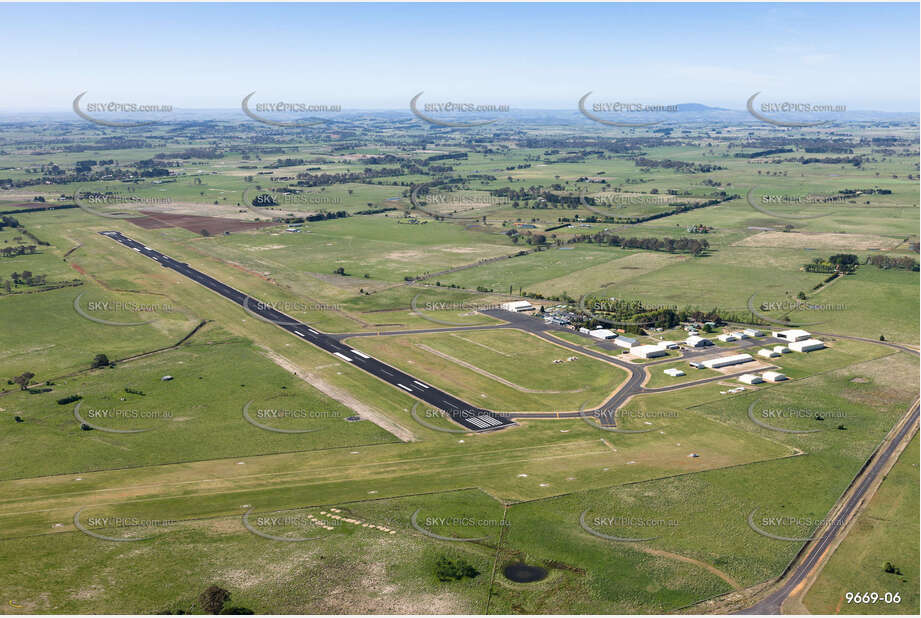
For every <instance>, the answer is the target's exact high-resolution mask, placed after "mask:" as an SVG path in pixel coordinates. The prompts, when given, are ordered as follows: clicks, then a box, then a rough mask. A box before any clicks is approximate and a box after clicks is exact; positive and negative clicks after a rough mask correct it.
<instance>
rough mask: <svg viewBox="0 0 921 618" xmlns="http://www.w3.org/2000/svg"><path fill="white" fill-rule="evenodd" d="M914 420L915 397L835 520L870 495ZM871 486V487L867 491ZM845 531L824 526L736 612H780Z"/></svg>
mask: <svg viewBox="0 0 921 618" xmlns="http://www.w3.org/2000/svg"><path fill="white" fill-rule="evenodd" d="M917 423H918V401H915V403H914V404H912V406H911V408H909V412H908V418H907V419H905V418H904V417H903V420H902V421H901V425H900V426H899V429H898V431H897V432H896V434H895V436H893V437H892V439H891V440H889V442H888V443H886V445H885V446H884V447H883V448H882V449H881V450H879V451H877V452H876V453H875V454H874V455H873V457H871V460H870V461H871V463H870V464H869V465H868V466H866V467H865V468H864V469H863V471H862V472H861V473H860V475H859V476H858V478H857V479H856V480H855V481H854V484H853V485H852V487H853V491H850V492H849V493H848V494H846V495H845V498H844V502H843V504H841V505H840V508H838V505H836V506H835V507H834V508H833V509H832V511H833V512H836V513H837V514H836V515H835V519H836V520H838V521H845V522H848V521H850V519H851V518H852V517H853V516H854V514H855V513H856V511H857V510H858V509H859V507H860V506H861V504H863V502H864V501H865V500H868V499H869V498H871V497H872V496H873V493H875V490H873V487H874V483H875V481H876V480H877V479H878V478H879V476H880V475H881V474H883V472H884V471H885V470H886V468H887V463H888V462H889V460H890V459H891V458H892V455H893V453H894V452H895V451H897V450H898V448H899V446H900V445H901V444H902V442H903V441H905V440H907V439H909V438H910V437H911V436H912V435H914V432H915V431H916V430H917ZM871 490H873V491H871ZM846 534H847V526H846V525H842V526H828V527H827V529H826V530H825V531H824V532H823V533H822V534H821V535H820V536H819V537H818V538H816V539H814V540H812V541H810V542H809V543H808V544H807V545H806V547H805V548H804V549H803V551H802V552H800V556H801V557H800V559H799V560H798V561H797V562H796V564H795V565H794V566H793V567H792V568H791V569H790V570H789V571H788V572H787V575H786V578H785V579H783V583H782V584H781V585H780V587H779V588H777V589H775V590H773V591H772V592H770V593H769V594H768V595H767V596H766V597H764V598H763V599H761V600H760V601H758V602H757V603H755V604H754V605H752V606H751V607H749V608H748V609H745V610H742V611H740V612H736V613H737V614H749V615H751V614H758V615H764V614H780V613H781V610H782V608H783V604H784V602H785V601H786V600H787V599H788V598H789V597H790V596H791V595H792V594H794V593H796V592H798V591H799V590H800V588H801V587H802V586H803V585H804V584H805V583H806V582H807V581H808V580H809V579H810V577H811V576H812V574H813V571H815V570H816V569H821V567H822V559H823V558H825V557H826V555H830V552H828V549H829V548H830V547H833V545H834V543H835V541H836V540H837V539H838V537H839V535H840V536H842V537H843V536H844V535H846Z"/></svg>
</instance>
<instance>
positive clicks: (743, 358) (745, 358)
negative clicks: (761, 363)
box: [701, 354, 755, 369]
mask: <svg viewBox="0 0 921 618" xmlns="http://www.w3.org/2000/svg"><path fill="white" fill-rule="evenodd" d="M753 360H755V359H754V358H752V355H751V354H733V355H732V356H719V357H717V358H711V359H708V360H705V361H701V365H703V366H704V367H706V368H708V369H717V368H719V367H728V366H729V365H739V364H741V363H747V362H749V361H753Z"/></svg>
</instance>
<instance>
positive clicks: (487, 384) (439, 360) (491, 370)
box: [349, 329, 626, 412]
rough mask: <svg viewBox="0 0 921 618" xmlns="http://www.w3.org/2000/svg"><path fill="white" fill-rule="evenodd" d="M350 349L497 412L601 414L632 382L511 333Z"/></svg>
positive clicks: (394, 339)
mask: <svg viewBox="0 0 921 618" xmlns="http://www.w3.org/2000/svg"><path fill="white" fill-rule="evenodd" d="M349 345H354V346H355V347H356V348H358V349H360V350H362V351H364V352H367V353H369V354H372V355H374V356H375V357H377V358H380V359H382V360H385V361H386V362H389V363H393V364H394V365H395V366H397V367H399V368H401V369H403V370H405V371H411V372H413V374H414V375H419V376H421V377H422V378H424V379H425V380H426V381H427V382H430V383H431V384H433V385H435V386H438V387H439V388H452V389H453V390H454V392H456V393H458V395H459V396H461V397H462V398H464V399H465V400H466V401H468V402H469V403H471V404H473V405H479V406H484V407H486V408H488V409H492V410H497V411H519V412H520V411H563V410H577V409H578V408H579V406H580V405H583V404H584V405H586V406H587V407H595V406H597V405H600V404H601V403H602V401H603V400H604V399H605V398H606V397H607V396H608V395H609V394H610V393H611V391H612V390H613V389H614V387H616V386H617V385H618V384H620V382H621V381H622V380H623V379H625V378H626V372H625V371H623V370H622V369H619V368H618V367H615V366H613V365H609V364H607V363H603V362H601V361H598V360H595V359H592V358H589V357H586V356H583V355H581V354H575V355H574V354H573V353H572V352H571V351H569V350H567V349H565V348H562V347H558V346H554V345H552V344H550V343H547V342H545V341H543V340H541V339H538V338H537V337H534V336H532V335H529V334H527V333H524V332H522V331H517V330H511V329H503V330H497V331H469V332H465V333H447V334H427V335H412V336H402V335H401V336H385V337H361V338H355V339H350V340H349ZM571 357H572V358H573V359H574V360H567V359H569V358H571ZM554 361H560V362H556V363H555V362H554Z"/></svg>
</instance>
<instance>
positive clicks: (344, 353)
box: [100, 231, 516, 432]
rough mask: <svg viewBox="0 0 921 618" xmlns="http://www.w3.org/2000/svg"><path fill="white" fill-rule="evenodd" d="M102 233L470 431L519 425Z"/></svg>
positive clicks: (142, 247)
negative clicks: (429, 407)
mask: <svg viewBox="0 0 921 618" xmlns="http://www.w3.org/2000/svg"><path fill="white" fill-rule="evenodd" d="M100 234H102V235H103V236H105V237H107V238H111V239H112V240H114V241H115V242H117V243H120V244H122V245H124V246H125V247H128V248H129V249H133V250H134V251H137V252H138V253H140V254H141V255H143V256H144V257H147V258H150V259H151V260H154V261H156V262H158V263H159V264H160V265H161V266H163V267H165V268H169V269H171V270H174V271H176V272H177V273H179V274H180V275H183V276H184V277H188V278H189V279H191V280H192V281H195V282H196V283H198V284H200V285H203V286H204V287H206V288H208V289H209V290H211V291H213V292H216V293H217V294H220V295H221V296H223V297H224V298H226V299H227V300H230V301H232V302H234V303H236V304H238V305H240V306H241V307H243V308H244V309H245V310H246V311H247V312H249V313H250V314H252V315H255V316H257V317H260V318H262V319H263V320H265V321H267V322H271V323H273V324H275V325H276V326H278V327H279V328H283V329H284V330H286V331H288V332H289V333H291V334H292V335H294V336H295V337H298V338H299V339H301V340H303V341H306V342H308V343H310V344H312V345H314V346H316V347H318V348H320V349H322V350H325V351H326V352H329V353H330V354H332V355H333V356H335V357H336V358H338V359H339V360H341V361H343V362H346V363H350V364H352V365H354V366H355V367H358V368H359V369H361V370H363V371H366V372H367V373H370V374H371V375H373V376H374V377H376V378H378V379H380V380H383V381H384V382H387V383H388V384H391V385H393V386H394V388H399V389H401V390H403V391H405V392H406V393H408V394H410V395H412V396H413V397H415V398H416V399H419V400H421V401H424V402H425V403H427V404H429V405H430V406H432V407H433V408H435V409H437V410H442V411H444V412H445V413H446V414H448V415H449V416H450V417H451V419H452V420H453V421H454V422H456V423H458V424H459V425H461V426H462V427H464V428H466V429H469V430H470V431H474V432H484V431H495V430H497V429H503V428H505V427H508V426H510V425H515V424H516V423H515V422H514V421H512V420H511V419H509V418H505V417H504V416H503V415H499V414H496V413H494V412H491V411H489V410H484V409H483V408H479V407H476V406H472V405H470V404H469V403H466V402H464V401H462V400H460V399H458V398H457V397H454V396H453V395H450V394H448V393H446V392H444V391H442V390H439V389H438V388H435V387H434V386H431V385H429V384H426V383H425V382H423V381H421V380H417V379H416V378H414V377H413V376H411V375H409V374H407V373H404V372H403V371H400V370H399V369H397V368H396V367H392V366H390V365H387V364H386V363H382V362H381V361H379V360H377V359H376V358H373V357H371V356H369V355H367V354H364V353H362V352H359V351H358V350H355V349H353V348H350V347H348V346H347V345H344V344H343V343H341V342H340V341H339V340H338V339H337V338H335V337H331V336H329V335H327V334H325V333H321V332H319V331H317V330H316V329H314V328H311V327H310V326H308V325H307V324H304V323H303V322H300V321H298V320H295V319H294V318H292V317H290V316H288V315H285V314H284V313H282V312H280V311H278V310H276V309H274V308H273V307H271V306H270V305H269V304H267V303H263V302H261V301H259V300H258V299H256V298H253V297H251V296H248V295H247V294H244V293H243V292H240V291H239V290H236V289H234V288H232V287H230V286H229V285H226V284H224V283H221V282H220V281H218V280H217V279H215V278H214V277H211V276H209V275H206V274H205V273H203V272H201V271H199V270H196V269H194V268H192V267H191V266H189V265H188V264H186V263H185V262H179V261H177V260H174V259H173V258H171V257H169V256H167V255H164V254H163V253H160V252H159V251H156V250H155V249H151V248H150V247H148V246H146V245H144V244H142V243H140V242H138V241H136V240H133V239H131V238H129V237H127V236H125V235H124V234H122V233H120V232H116V231H105V232H100Z"/></svg>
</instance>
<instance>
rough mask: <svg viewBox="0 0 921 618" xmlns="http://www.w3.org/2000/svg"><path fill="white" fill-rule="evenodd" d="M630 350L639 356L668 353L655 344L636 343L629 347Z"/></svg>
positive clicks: (645, 356)
mask: <svg viewBox="0 0 921 618" xmlns="http://www.w3.org/2000/svg"><path fill="white" fill-rule="evenodd" d="M630 352H632V353H633V354H636V355H637V356H639V357H640V358H655V357H657V356H665V355H666V354H668V353H667V352H666V351H665V350H663V349H662V348H660V347H659V346H657V345H638V346H635V347H633V348H630Z"/></svg>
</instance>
